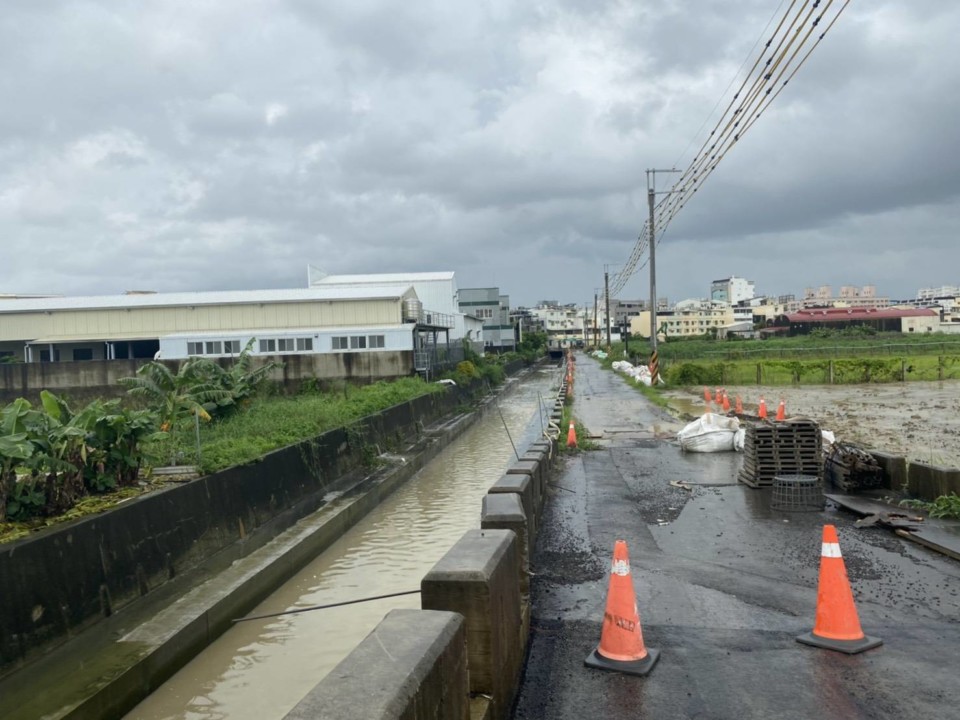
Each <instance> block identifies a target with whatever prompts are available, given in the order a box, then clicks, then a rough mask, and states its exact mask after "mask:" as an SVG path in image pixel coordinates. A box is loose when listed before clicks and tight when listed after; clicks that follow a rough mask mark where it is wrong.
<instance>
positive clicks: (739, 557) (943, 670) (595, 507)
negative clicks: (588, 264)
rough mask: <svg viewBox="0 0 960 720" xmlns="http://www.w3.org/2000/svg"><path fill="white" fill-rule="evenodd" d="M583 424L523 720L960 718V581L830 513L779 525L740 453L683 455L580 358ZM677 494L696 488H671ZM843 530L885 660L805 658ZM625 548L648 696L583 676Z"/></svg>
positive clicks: (541, 563)
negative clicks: (831, 555)
mask: <svg viewBox="0 0 960 720" xmlns="http://www.w3.org/2000/svg"><path fill="white" fill-rule="evenodd" d="M574 414H575V416H576V417H577V418H578V419H579V420H581V421H582V422H583V423H584V424H585V425H586V426H587V427H588V428H589V429H590V430H591V432H592V433H594V434H595V435H599V436H601V437H600V439H599V444H600V445H601V446H602V447H601V449H600V450H595V451H585V452H581V453H579V454H577V455H576V456H574V457H573V458H572V459H571V460H569V461H568V462H567V465H566V468H565V470H564V472H563V474H562V475H561V477H560V478H559V479H558V483H559V484H560V485H563V486H564V487H567V488H570V489H572V490H575V491H576V494H573V493H566V492H559V493H554V494H553V495H552V496H551V498H550V500H549V501H548V503H547V506H546V510H545V515H544V524H543V528H542V530H541V533H540V536H539V538H538V544H537V549H536V552H535V554H534V559H533V563H532V570H533V572H534V573H535V576H534V578H533V581H532V597H533V603H534V605H533V618H532V623H531V628H532V632H531V646H530V651H529V656H528V661H527V665H526V668H525V674H524V682H523V685H522V687H521V689H520V693H519V697H518V701H517V704H516V707H515V712H514V718H518V719H519V718H558V719H561V720H562V719H564V718H570V719H571V720H572V719H574V718H576V719H578V720H579V719H580V718H584V717H610V718H710V719H727V718H730V719H731V720H732V719H734V718H797V719H800V718H804V719H806V718H824V719H827V720H833V719H836V720H840V719H841V718H843V719H850V718H904V717H924V718H948V719H950V718H960V691H958V690H957V686H956V668H957V659H958V658H960V563H957V562H955V561H953V560H950V559H948V558H945V557H943V556H941V555H938V554H936V553H934V552H932V551H928V550H926V549H924V548H921V547H918V546H916V545H914V544H912V543H909V542H907V541H904V540H901V539H899V538H897V537H896V536H894V535H892V534H890V533H889V531H887V530H884V529H882V528H865V529H856V528H855V527H854V526H853V522H854V519H855V518H854V517H853V516H851V515H848V514H846V513H844V512H843V511H837V510H834V509H826V510H824V511H823V512H812V513H784V512H777V511H773V510H771V509H770V490H769V489H762V490H754V489H751V488H748V487H746V486H744V485H738V484H736V482H735V477H736V472H737V469H738V466H739V462H740V457H739V456H738V455H736V454H734V453H722V454H709V455H700V454H682V453H681V452H680V450H679V447H678V446H676V444H675V443H673V442H671V441H669V440H666V439H664V438H665V437H667V436H668V435H670V434H671V432H672V431H675V430H676V429H677V427H678V426H677V425H676V424H672V423H671V421H670V419H669V418H666V417H665V416H663V415H662V414H661V412H660V411H659V410H658V409H657V408H655V407H654V406H653V405H652V404H651V403H649V402H648V401H646V400H645V399H644V398H643V396H642V395H640V394H639V393H637V392H634V391H633V390H631V389H629V388H627V387H626V386H625V381H624V380H623V379H622V378H621V377H620V376H618V375H615V374H614V373H612V372H609V371H605V370H603V369H601V368H600V366H599V364H598V363H596V362H595V361H593V360H591V359H589V358H587V357H586V356H583V355H579V356H578V362H577V366H576V381H575V383H574ZM671 480H683V481H685V482H687V483H692V484H695V485H694V486H693V489H692V490H685V489H681V488H675V487H671V486H670V485H669V482H670V481H671ZM825 523H833V524H835V525H836V526H837V529H838V532H839V536H840V546H841V550H842V553H843V557H844V561H845V564H846V568H847V572H848V574H849V576H850V581H851V584H852V587H853V591H854V597H855V599H856V603H857V609H858V611H859V616H860V622H861V624H862V626H863V629H864V631H865V632H866V633H867V634H869V635H874V636H878V637H880V638H882V639H883V640H884V645H882V646H881V647H880V648H878V649H875V650H871V651H868V652H866V653H863V654H860V655H855V656H846V655H843V654H840V653H836V652H832V651H828V650H820V649H816V648H811V647H807V646H804V645H801V644H799V643H797V642H796V640H795V637H796V636H797V635H798V634H800V633H803V632H808V631H809V630H811V628H812V626H813V621H814V615H815V609H816V596H817V577H818V572H819V563H820V543H821V531H822V527H823V524H825ZM618 538H619V539H624V540H626V541H627V544H628V547H629V552H630V564H631V574H632V578H633V583H634V587H635V589H636V593H637V604H638V606H639V610H640V617H641V623H642V628H643V635H644V639H645V641H646V644H647V645H648V646H649V647H653V648H659V649H660V650H661V651H662V655H661V657H660V661H659V663H658V664H657V666H656V667H655V668H654V669H653V672H652V673H651V674H650V675H649V676H648V677H646V678H640V677H633V676H628V675H622V674H619V673H609V672H602V671H598V670H592V669H588V668H586V667H584V665H583V660H584V658H585V657H586V656H587V655H588V654H589V653H590V652H591V651H592V650H593V649H594V648H595V647H596V645H597V643H598V642H599V639H600V630H601V619H602V616H603V611H604V608H605V603H606V592H607V582H608V573H609V568H610V561H611V556H612V551H613V544H614V541H615V540H616V539H618Z"/></svg>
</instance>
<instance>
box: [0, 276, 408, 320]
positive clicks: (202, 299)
mask: <svg viewBox="0 0 960 720" xmlns="http://www.w3.org/2000/svg"><path fill="white" fill-rule="evenodd" d="M407 293H413V294H414V297H416V292H415V291H414V289H413V286H412V285H410V284H409V283H408V284H407V285H406V286H403V285H402V284H397V285H392V286H383V287H382V288H372V287H369V286H363V287H357V286H353V287H312V288H292V289H285V290H226V291H213V292H185V293H154V294H135V295H99V296H89V297H83V296H78V297H53V298H30V299H26V298H23V299H16V300H13V299H11V300H4V301H3V302H0V313H21V312H43V311H47V310H51V311H52V310H104V309H111V308H135V307H140V308H145V307H177V306H190V305H242V304H247V303H284V302H313V301H322V300H399V299H400V298H402V297H404V296H405V295H407Z"/></svg>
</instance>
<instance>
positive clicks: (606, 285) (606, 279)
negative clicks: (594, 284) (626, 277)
mask: <svg viewBox="0 0 960 720" xmlns="http://www.w3.org/2000/svg"><path fill="white" fill-rule="evenodd" d="M603 297H604V300H606V303H607V309H606V313H607V319H606V326H607V347H608V348H609V347H610V273H609V272H607V271H606V270H604V271H603Z"/></svg>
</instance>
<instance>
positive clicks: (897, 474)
mask: <svg viewBox="0 0 960 720" xmlns="http://www.w3.org/2000/svg"><path fill="white" fill-rule="evenodd" d="M870 454H871V455H873V459H874V460H876V461H877V464H878V465H879V466H880V467H881V468H882V469H883V480H884V483H883V486H884V487H885V488H888V489H890V490H901V489H903V488H904V487H905V486H906V484H907V459H906V458H905V457H903V456H902V455H894V454H892V453H885V452H879V451H877V450H871V451H870Z"/></svg>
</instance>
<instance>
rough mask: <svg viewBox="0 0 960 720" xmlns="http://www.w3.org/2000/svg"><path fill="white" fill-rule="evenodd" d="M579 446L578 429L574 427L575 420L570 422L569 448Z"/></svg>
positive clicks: (568, 432) (568, 433)
mask: <svg viewBox="0 0 960 720" xmlns="http://www.w3.org/2000/svg"><path fill="white" fill-rule="evenodd" d="M576 446H577V429H576V428H575V427H574V426H573V420H571V421H570V429H569V430H568V431H567V447H568V448H575V447H576Z"/></svg>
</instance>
